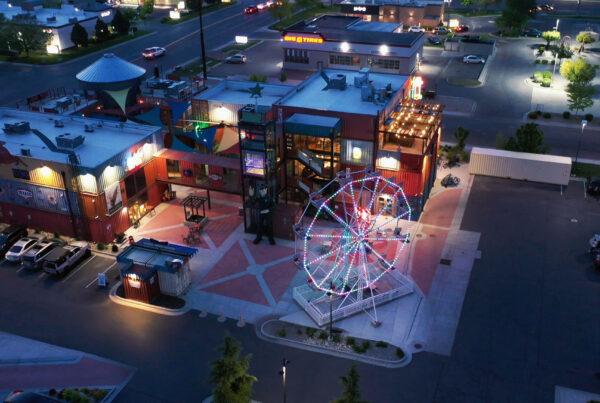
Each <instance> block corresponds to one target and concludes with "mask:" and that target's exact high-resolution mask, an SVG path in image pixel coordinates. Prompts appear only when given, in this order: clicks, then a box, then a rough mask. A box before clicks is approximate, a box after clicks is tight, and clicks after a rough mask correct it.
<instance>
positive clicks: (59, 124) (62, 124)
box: [54, 119, 65, 127]
mask: <svg viewBox="0 0 600 403" xmlns="http://www.w3.org/2000/svg"><path fill="white" fill-rule="evenodd" d="M54 127H65V122H63V121H62V120H60V119H55V120H54Z"/></svg>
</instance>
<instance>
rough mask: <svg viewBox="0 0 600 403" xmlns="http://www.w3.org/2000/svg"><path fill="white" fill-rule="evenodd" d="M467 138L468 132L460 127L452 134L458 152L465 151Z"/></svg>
mask: <svg viewBox="0 0 600 403" xmlns="http://www.w3.org/2000/svg"><path fill="white" fill-rule="evenodd" d="M467 137H469V131H468V130H467V129H465V128H464V127H462V126H459V127H457V128H456V131H455V132H454V138H455V139H456V146H457V147H458V149H459V150H464V149H465V143H466V142H467Z"/></svg>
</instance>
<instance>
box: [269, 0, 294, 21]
mask: <svg viewBox="0 0 600 403" xmlns="http://www.w3.org/2000/svg"><path fill="white" fill-rule="evenodd" d="M269 12H270V13H271V15H272V16H273V17H275V18H276V19H277V20H278V21H281V20H283V19H284V18H287V17H289V16H290V15H292V5H291V4H290V2H289V1H288V0H283V1H281V2H280V3H279V5H275V6H273V7H269Z"/></svg>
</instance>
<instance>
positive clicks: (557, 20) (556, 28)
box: [554, 18, 560, 31]
mask: <svg viewBox="0 0 600 403" xmlns="http://www.w3.org/2000/svg"><path fill="white" fill-rule="evenodd" d="M559 22H560V19H559V18H557V19H556V26H555V27H554V30H555V31H558V23H559Z"/></svg>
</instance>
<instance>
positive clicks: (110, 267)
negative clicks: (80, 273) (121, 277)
mask: <svg viewBox="0 0 600 403" xmlns="http://www.w3.org/2000/svg"><path fill="white" fill-rule="evenodd" d="M116 264H117V262H116V261H115V262H114V263H113V264H111V265H110V266H108V269H106V270H104V271H103V272H102V273H104V274H106V272H107V271H109V270H110V269H112V268H113V267H114V266H115V265H116ZM97 281H98V278H95V279H93V280H92V281H90V283H89V284H88V285H86V286H85V287H83V288H88V287H89V286H91V285H92V284H94V283H95V282H97Z"/></svg>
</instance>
